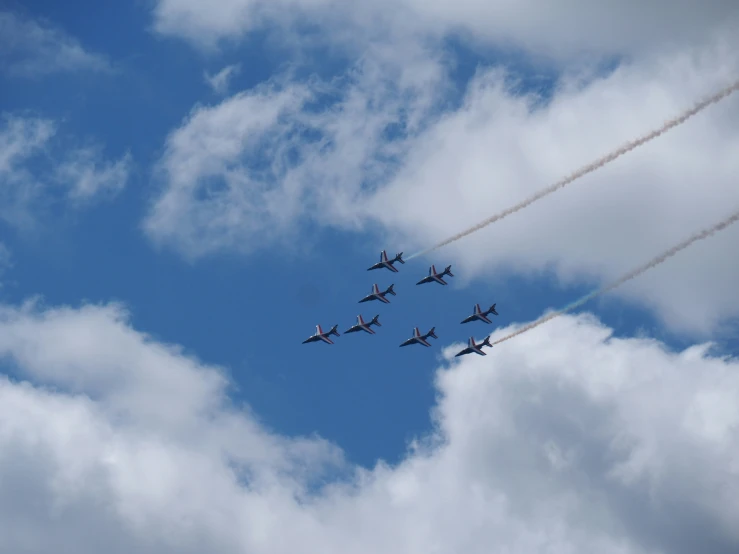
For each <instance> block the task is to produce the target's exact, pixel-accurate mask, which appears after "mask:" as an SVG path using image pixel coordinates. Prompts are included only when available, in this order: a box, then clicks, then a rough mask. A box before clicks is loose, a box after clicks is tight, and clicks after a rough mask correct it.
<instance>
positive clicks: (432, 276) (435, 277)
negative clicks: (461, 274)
mask: <svg viewBox="0 0 739 554" xmlns="http://www.w3.org/2000/svg"><path fill="white" fill-rule="evenodd" d="M451 269H452V266H450V265H448V266H446V269H445V270H444V271H442V272H441V273H436V266H433V265H432V266H431V267H430V268H429V274H428V277H424V278H423V279H421V280H420V281H418V283H416V284H417V285H423V284H424V283H432V282H434V281H435V282H437V283H440V284H442V285H446V284H447V283H446V281H444V279H442V277H444V275H449V277H454V275H453V274H452V271H451Z"/></svg>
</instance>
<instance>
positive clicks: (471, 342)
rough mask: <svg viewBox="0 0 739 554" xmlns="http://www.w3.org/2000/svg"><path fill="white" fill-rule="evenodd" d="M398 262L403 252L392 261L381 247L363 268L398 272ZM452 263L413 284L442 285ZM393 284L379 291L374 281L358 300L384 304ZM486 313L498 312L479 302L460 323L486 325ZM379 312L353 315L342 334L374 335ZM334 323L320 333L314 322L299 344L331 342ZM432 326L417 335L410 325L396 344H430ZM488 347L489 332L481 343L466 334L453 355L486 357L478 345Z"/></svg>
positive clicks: (434, 328)
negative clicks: (353, 320) (377, 258)
mask: <svg viewBox="0 0 739 554" xmlns="http://www.w3.org/2000/svg"><path fill="white" fill-rule="evenodd" d="M396 262H397V263H401V264H405V262H404V261H403V253H402V252H401V253H399V254H397V255H396V256H395V257H394V258H393V259H392V260H391V259H389V258H388V257H387V253H386V252H385V250H383V251H382V252H381V253H380V261H379V262H377V263H376V264H374V265H373V266H372V267H370V268H368V269H367V271H373V270H375V269H388V270H390V271H392V272H394V273H398V268H396V267H395V266H394V265H393V264H395V263H396ZM451 269H452V266H451V265H448V266H446V268H445V269H444V271H442V272H440V273H438V272H437V271H436V267H435V266H434V265H432V266H431V267H429V274H428V275H427V276H426V277H424V278H423V279H421V280H420V281H418V283H416V285H423V284H425V283H439V284H440V285H446V284H447V282H446V281H444V279H443V277H444V276H445V275H448V276H449V277H454V274H453V273H452V271H451ZM393 286H394V285H390V286H389V287H388V288H387V289H385V290H384V291H381V290H380V289H379V287H378V286H377V283H375V284H373V285H372V292H371V293H370V294H368V295H367V296H365V297H364V298H362V299H361V300H360V301H359V303H360V304H361V303H362V302H371V301H374V300H377V301H379V302H383V303H385V304H389V303H390V300H389V299H388V298H387V295H392V296H396V293H395V291H394V290H393ZM490 314H494V315H498V312H497V311H495V304H493V305H492V306H490V308H488V309H487V310H485V311H482V309H481V308H480V304H475V306H474V308H473V309H472V315H470V316H468V317H466V318H464V319H463V320H462V321H461V322H460V323H470V322H472V321H482V322H483V323H487V324H490V323H492V321H491V320H490V319H489V318H488V316H489V315H490ZM379 317H380V316H379V315H376V316H375V317H373V318H372V319H371V320H370V321H369V322H365V320H364V318H363V317H362V315H361V314H360V315H358V316H357V323H356V324H355V325H353V326H352V327H350V328H349V329H347V330H346V331H344V333H345V334H347V333H357V332H359V331H364V332H365V333H369V334H371V335H374V334H375V331H374V330H373V329H372V326H373V325H374V326H377V327H382V325H381V324H380V322H379ZM337 328H338V324H337V325H334V326H333V327H332V328H331V329H330V330H329V331H326V332H324V331H323V329H322V328H321V326H320V325H316V333H315V334H314V335H312V336H310V337H308V338H307V339H305V340H304V341H303V344H306V343H309V342H318V341H323V342H325V343H328V344H334V342H333V341H332V340H331V338H330V336H331V335H335V336H337V337H338V336H340V335H339V332H338V330H337ZM435 330H436V327H431V329H430V330H429V331H428V332H427V333H426V334H423V335H422V334H421V332H420V331H419V329H418V327H414V328H413V335H412V336H411V338H409V339H408V340H406V341H404V342H403V343H401V344H400V346H409V345H411V344H421V345H423V346H427V347H428V346H431V343H429V341H428V340H427V339H428V338H429V337H432V338H435V339H438V338H439V337H437V336H436V333H435ZM483 346H488V347H490V348H492V347H493V345H492V344H490V335H488V336H487V337H485V338H484V339H483V340H482V342H475V338H474V337H470V338H469V339H468V341H467V348H465V349H463V350H461V351H460V352H459V353H458V354H456V356H464V355H465V354H473V353H474V354H479V355H480V356H487V354H486V353H485V352H483V350H482V347H483Z"/></svg>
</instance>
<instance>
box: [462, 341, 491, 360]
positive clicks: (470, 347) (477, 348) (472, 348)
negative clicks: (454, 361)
mask: <svg viewBox="0 0 739 554" xmlns="http://www.w3.org/2000/svg"><path fill="white" fill-rule="evenodd" d="M483 346H489V347H490V348H492V347H493V345H492V344H490V335H488V336H487V337H485V340H484V341H482V342H481V343H479V344H476V343H475V338H474V337H470V339H469V340H468V341H467V348H465V349H464V350H461V351H460V352H459V354H456V355H455V356H454V357H455V358H456V357H457V356H464V355H465V354H472V353H473V352H474V353H475V354H479V355H480V356H487V354H485V352H483V351H482V347H483Z"/></svg>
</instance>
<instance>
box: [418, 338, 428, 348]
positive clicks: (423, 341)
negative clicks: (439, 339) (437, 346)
mask: <svg viewBox="0 0 739 554" xmlns="http://www.w3.org/2000/svg"><path fill="white" fill-rule="evenodd" d="M416 340H417V341H418V342H420V343H421V344H422V345H424V346H431V345H430V344H429V343H428V342H426V340H425V339H422V338H420V337H419V338H417V339H416Z"/></svg>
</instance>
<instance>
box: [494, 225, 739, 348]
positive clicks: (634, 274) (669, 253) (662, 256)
mask: <svg viewBox="0 0 739 554" xmlns="http://www.w3.org/2000/svg"><path fill="white" fill-rule="evenodd" d="M737 221H739V212H736V213H734V215H732V216H730V217H728V218H726V219H724V220H723V221H722V222H720V223H717V224H716V225H714V226H713V227H710V228H708V229H704V230H703V231H700V232H698V233H696V234H694V235H693V236H692V237H690V238H688V239H686V240H684V241H683V242H681V243H680V244H678V245H677V246H673V247H672V248H670V249H669V250H667V251H666V252H664V253H663V254H660V255H659V256H657V257H656V258H654V259H652V260H651V261H650V262H648V263H646V264H644V265H643V266H641V267H638V268H636V269H634V270H632V271H629V272H628V273H626V274H625V275H623V276H622V277H621V278H620V279H617V280H616V281H614V282H613V283H611V284H610V285H608V286H605V287H603V288H600V289H598V290H596V291H593V292H591V293H590V294H587V295H585V296H583V297H582V298H580V299H579V300H576V301H575V302H572V303H571V304H568V305H567V306H565V307H564V308H562V309H561V310H558V311H556V312H552V313H550V314H547V315H545V316H543V317H541V318H539V319H537V320H536V321H534V322H532V323H529V324H528V325H524V326H523V327H521V328H520V329H518V330H517V331H515V332H513V333H511V334H510V335H507V336H505V337H503V338H501V339H498V340H496V341H495V342H494V343H492V344H494V345H495V344H500V343H501V342H504V341H507V340H508V339H512V338H513V337H516V336H518V335H520V334H522V333H525V332H526V331H530V330H531V329H533V328H534V327H538V326H539V325H541V324H542V323H546V322H547V321H549V320H550V319H554V318H555V317H557V316H560V315H562V314H564V313H567V312H569V311H571V310H574V309H575V308H577V307H578V306H581V305H583V304H585V302H587V301H588V300H591V299H593V298H595V297H596V296H600V295H601V294H604V293H606V292H608V291H610V290H613V289H615V288H616V287H618V286H620V285H623V284H624V283H625V282H626V281H631V279H633V278H635V277H638V276H639V275H641V274H642V273H644V272H645V271H647V270H648V269H651V268H653V267H655V266H657V265H659V264H661V263H662V262H664V261H665V260H667V259H668V258H671V257H672V256H674V255H675V254H677V253H678V252H680V251H681V250H684V249H686V248H687V247H688V246H690V245H691V244H693V243H694V242H696V241H699V240H703V239H706V238H708V237H710V236H711V235H713V234H714V233H717V232H718V231H722V230H723V229H725V228H726V227H728V226H729V225H731V224H732V223H736V222H737Z"/></svg>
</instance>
